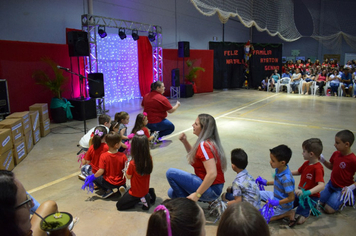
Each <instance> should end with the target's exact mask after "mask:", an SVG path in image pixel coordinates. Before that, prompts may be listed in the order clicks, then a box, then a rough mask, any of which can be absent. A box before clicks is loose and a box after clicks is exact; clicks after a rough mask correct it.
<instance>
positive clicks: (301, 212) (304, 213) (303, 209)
mask: <svg viewBox="0 0 356 236" xmlns="http://www.w3.org/2000/svg"><path fill="white" fill-rule="evenodd" d="M309 197H310V196H309ZM310 199H311V200H313V201H314V202H316V203H315V204H314V207H316V204H317V203H318V201H319V198H318V197H310ZM295 207H297V210H296V211H295V214H298V215H302V216H304V217H305V218H307V217H309V215H310V209H311V208H310V206H309V204H308V201H307V198H305V200H304V207H303V206H301V205H300V204H299V197H298V196H297V195H296V194H294V205H293V208H295Z"/></svg>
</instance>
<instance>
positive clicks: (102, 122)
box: [79, 115, 111, 150]
mask: <svg viewBox="0 0 356 236" xmlns="http://www.w3.org/2000/svg"><path fill="white" fill-rule="evenodd" d="M98 122H99V126H103V127H106V128H107V129H106V130H107V133H108V132H109V128H110V122H111V117H110V116H108V115H100V116H99V118H98ZM95 128H96V126H95V127H94V128H92V129H90V130H89V131H88V132H87V133H86V134H85V135H84V136H83V137H82V138H81V139H80V141H79V145H80V146H81V147H82V148H84V149H85V150H88V148H89V147H90V145H91V142H90V140H91V138H92V136H93V132H94V130H95Z"/></svg>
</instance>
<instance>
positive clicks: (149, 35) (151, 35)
mask: <svg viewBox="0 0 356 236" xmlns="http://www.w3.org/2000/svg"><path fill="white" fill-rule="evenodd" d="M148 39H149V40H150V41H151V42H153V41H155V40H156V35H155V34H154V33H153V32H148Z"/></svg>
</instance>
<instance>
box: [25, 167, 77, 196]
mask: <svg viewBox="0 0 356 236" xmlns="http://www.w3.org/2000/svg"><path fill="white" fill-rule="evenodd" d="M74 176H78V171H77V172H75V173H73V174H70V175H67V176H65V177H62V178H60V179H57V180H54V181H52V182H49V183H47V184H44V185H41V186H39V187H37V188H34V189H31V190H29V191H27V192H28V193H29V194H31V193H34V192H37V191H39V190H42V189H44V188H47V187H50V186H52V185H55V184H58V183H59V182H62V181H64V180H67V179H69V178H72V177H74Z"/></svg>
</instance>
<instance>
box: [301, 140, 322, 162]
mask: <svg viewBox="0 0 356 236" xmlns="http://www.w3.org/2000/svg"><path fill="white" fill-rule="evenodd" d="M302 147H303V148H304V149H305V150H307V151H308V152H313V153H314V155H315V156H317V157H319V156H320V154H321V153H322V152H323V143H322V142H321V140H320V139H318V138H310V139H307V140H305V141H304V142H303V144H302Z"/></svg>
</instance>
